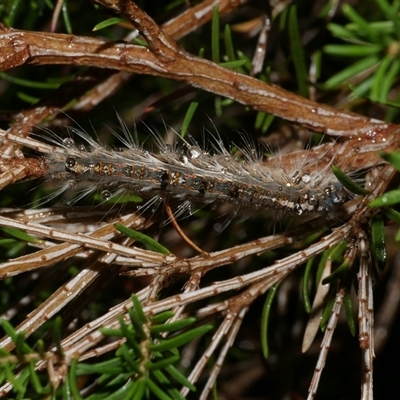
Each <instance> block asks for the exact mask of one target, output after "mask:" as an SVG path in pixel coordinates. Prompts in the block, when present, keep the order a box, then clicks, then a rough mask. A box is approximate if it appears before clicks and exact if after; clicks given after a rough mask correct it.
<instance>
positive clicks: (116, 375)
mask: <svg viewBox="0 0 400 400" xmlns="http://www.w3.org/2000/svg"><path fill="white" fill-rule="evenodd" d="M132 301H133V304H134V307H133V308H131V309H130V310H129V311H128V313H129V318H130V320H129V322H126V321H125V320H124V319H123V318H122V317H121V318H120V319H119V323H120V328H119V329H102V332H103V334H105V335H106V336H110V337H118V338H124V343H123V344H122V345H121V347H120V348H119V349H118V350H117V352H116V354H115V357H114V358H113V359H111V360H108V361H103V362H99V363H95V364H86V363H80V364H77V365H76V368H74V376H72V375H71V378H72V379H71V381H70V382H71V386H73V385H74V382H75V381H76V380H75V378H76V377H78V376H81V375H82V376H83V375H84V376H91V375H94V376H96V377H97V376H98V377H97V378H96V383H97V385H99V387H100V388H101V390H99V391H98V392H97V393H96V394H93V395H90V396H89V397H86V398H87V399H92V400H94V399H96V400H97V399H138V400H139V399H148V398H151V397H150V393H152V395H154V396H155V397H156V398H158V399H160V400H170V399H183V397H182V396H181V395H180V393H179V390H178V389H177V388H176V386H177V383H178V384H180V385H183V386H186V387H188V388H189V389H190V390H192V391H194V390H195V387H194V386H193V385H192V384H191V383H190V382H189V381H188V380H187V379H186V377H185V376H184V375H183V374H182V373H181V372H180V371H179V370H178V369H177V368H176V366H175V364H176V363H177V362H178V361H179V360H180V355H179V350H178V348H179V347H180V346H183V345H184V344H186V343H188V342H191V341H193V340H194V339H196V338H198V337H199V336H201V335H204V334H205V333H206V332H208V331H210V330H211V329H212V326H211V325H203V326H199V327H196V328H191V329H187V328H188V327H189V326H190V325H192V324H193V323H194V322H195V318H186V319H183V320H178V321H175V322H170V323H169V322H168V320H169V319H170V318H171V316H172V315H171V313H163V314H160V315H156V316H154V317H150V318H148V317H147V316H146V315H145V314H144V312H143V309H142V306H141V304H140V302H139V300H138V299H137V297H136V296H134V295H133V296H132ZM166 334H168V335H169V336H168V337H167V336H166ZM75 374H76V375H75ZM76 392H77V390H76V389H75V393H76ZM78 398H79V397H78Z"/></svg>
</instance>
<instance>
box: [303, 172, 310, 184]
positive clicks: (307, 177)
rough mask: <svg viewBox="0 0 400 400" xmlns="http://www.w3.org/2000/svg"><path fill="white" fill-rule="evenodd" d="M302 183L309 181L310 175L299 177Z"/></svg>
mask: <svg viewBox="0 0 400 400" xmlns="http://www.w3.org/2000/svg"><path fill="white" fill-rule="evenodd" d="M301 180H302V182H303V183H309V182H310V181H311V176H310V175H309V174H305V175H303V176H302V177H301Z"/></svg>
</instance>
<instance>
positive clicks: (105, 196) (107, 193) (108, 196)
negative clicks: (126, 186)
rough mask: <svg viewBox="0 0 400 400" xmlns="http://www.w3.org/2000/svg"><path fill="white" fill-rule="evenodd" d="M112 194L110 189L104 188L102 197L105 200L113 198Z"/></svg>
mask: <svg viewBox="0 0 400 400" xmlns="http://www.w3.org/2000/svg"><path fill="white" fill-rule="evenodd" d="M111 196H112V193H111V192H110V191H109V190H107V189H105V190H103V191H102V192H101V197H102V198H103V199H104V200H105V201H107V200H110V199H111Z"/></svg>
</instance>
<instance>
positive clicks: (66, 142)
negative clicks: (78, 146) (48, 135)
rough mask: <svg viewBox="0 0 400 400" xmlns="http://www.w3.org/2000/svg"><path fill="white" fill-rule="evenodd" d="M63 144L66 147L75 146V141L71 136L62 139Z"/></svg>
mask: <svg viewBox="0 0 400 400" xmlns="http://www.w3.org/2000/svg"><path fill="white" fill-rule="evenodd" d="M63 145H64V146H65V147H66V148H67V149H70V148H71V147H75V142H74V141H73V139H72V138H69V137H67V138H65V139H63Z"/></svg>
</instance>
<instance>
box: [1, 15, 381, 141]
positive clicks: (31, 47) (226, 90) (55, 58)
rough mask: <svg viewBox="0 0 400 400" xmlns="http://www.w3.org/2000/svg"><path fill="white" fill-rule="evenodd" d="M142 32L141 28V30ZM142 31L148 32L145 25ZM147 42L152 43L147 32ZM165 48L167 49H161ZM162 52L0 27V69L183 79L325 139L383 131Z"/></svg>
mask: <svg viewBox="0 0 400 400" xmlns="http://www.w3.org/2000/svg"><path fill="white" fill-rule="evenodd" d="M146 23H149V20H146ZM146 29H147V28H146V27H141V30H142V31H143V30H146ZM147 32H151V29H150V27H149V29H147ZM149 38H150V39H151V40H153V39H154V38H152V37H151V35H150V34H149V35H148V40H150V39H149ZM168 40H172V39H168ZM166 47H167V48H168V50H165V48H166ZM161 51H163V52H164V53H163V57H162V58H160V57H158V56H157V54H154V53H153V52H151V51H150V50H149V49H148V48H145V47H141V46H137V45H131V44H126V43H112V42H107V41H103V40H100V39H95V38H90V37H77V36H73V35H65V34H55V33H41V32H27V31H20V30H13V29H8V28H5V27H4V26H3V27H0V70H7V69H11V68H15V67H17V66H21V65H47V64H50V65H52V64H70V65H71V64H72V65H77V66H83V65H85V66H97V67H100V68H108V69H116V70H121V71H129V72H135V73H139V74H146V75H155V76H161V77H164V78H169V79H175V80H181V81H185V82H187V83H188V84H190V85H192V86H194V87H197V88H200V89H203V90H206V91H209V92H213V93H215V94H219V95H222V96H225V97H228V98H231V99H234V100H236V101H238V102H240V103H243V104H247V105H249V106H252V107H253V108H255V109H256V110H259V111H263V112H268V113H271V114H274V115H276V116H278V117H281V118H284V119H286V120H289V121H292V122H294V123H297V124H300V125H302V126H305V127H307V128H309V129H312V130H314V131H319V132H324V133H327V134H330V135H342V136H355V135H364V134H371V133H379V132H382V131H383V130H385V129H386V128H387V127H388V125H387V124H385V123H384V122H382V121H377V120H373V119H369V118H366V117H363V116H359V115H357V114H353V113H350V112H345V111H338V110H336V109H334V108H332V107H329V106H327V105H321V104H318V103H314V102H312V101H310V100H307V99H305V98H302V97H300V96H297V95H295V94H293V93H290V92H287V91H286V90H284V89H281V88H278V87H276V86H274V85H270V84H267V83H265V82H262V81H259V80H257V79H254V78H252V77H249V76H246V75H242V74H239V73H237V72H235V71H232V70H229V69H226V68H223V67H221V66H218V65H216V64H214V63H212V62H210V61H207V60H204V59H201V58H198V57H195V56H192V55H190V54H188V53H186V52H184V51H182V50H180V49H177V52H176V54H175V58H173V59H172V58H171V59H169V60H168V61H165V57H164V56H165V55H167V56H168V57H171V54H172V52H171V48H170V47H169V46H168V45H167V46H164V47H163V49H162V50H161Z"/></svg>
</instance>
